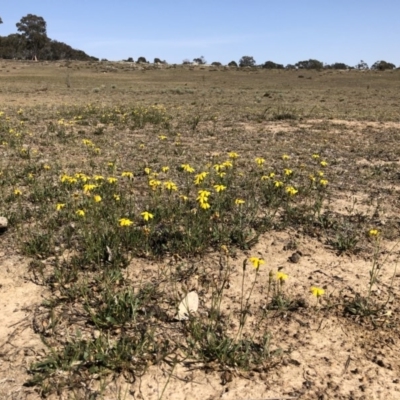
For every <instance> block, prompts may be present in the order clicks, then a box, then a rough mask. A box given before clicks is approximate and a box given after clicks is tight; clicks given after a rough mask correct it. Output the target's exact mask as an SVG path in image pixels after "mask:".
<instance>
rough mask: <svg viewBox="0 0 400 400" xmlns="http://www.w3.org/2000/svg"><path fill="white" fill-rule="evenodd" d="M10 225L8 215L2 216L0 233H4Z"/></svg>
mask: <svg viewBox="0 0 400 400" xmlns="http://www.w3.org/2000/svg"><path fill="white" fill-rule="evenodd" d="M7 227H8V219H7V218H6V217H0V233H3V232H5V231H6V230H7Z"/></svg>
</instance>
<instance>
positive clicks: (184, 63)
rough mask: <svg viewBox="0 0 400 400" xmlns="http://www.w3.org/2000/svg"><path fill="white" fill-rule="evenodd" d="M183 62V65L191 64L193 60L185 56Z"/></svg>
mask: <svg viewBox="0 0 400 400" xmlns="http://www.w3.org/2000/svg"><path fill="white" fill-rule="evenodd" d="M182 64H183V65H189V64H191V61H190V60H189V59H188V58H185V59H184V60H183V61H182Z"/></svg>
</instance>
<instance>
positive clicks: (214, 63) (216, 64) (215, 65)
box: [211, 61, 222, 67]
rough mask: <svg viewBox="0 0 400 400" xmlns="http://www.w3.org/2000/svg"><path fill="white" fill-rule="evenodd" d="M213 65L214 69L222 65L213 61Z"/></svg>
mask: <svg viewBox="0 0 400 400" xmlns="http://www.w3.org/2000/svg"><path fill="white" fill-rule="evenodd" d="M211 65H214V67H220V66H221V65H222V64H221V63H220V62H219V61H213V62H212V63H211Z"/></svg>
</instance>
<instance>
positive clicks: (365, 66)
mask: <svg viewBox="0 0 400 400" xmlns="http://www.w3.org/2000/svg"><path fill="white" fill-rule="evenodd" d="M356 68H357V69H361V70H366V69H369V67H368V64H367V63H366V62H365V61H363V60H361V61H360V62H359V63H358V64H357V65H356Z"/></svg>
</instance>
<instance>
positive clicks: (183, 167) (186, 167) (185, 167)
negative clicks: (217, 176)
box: [181, 164, 194, 174]
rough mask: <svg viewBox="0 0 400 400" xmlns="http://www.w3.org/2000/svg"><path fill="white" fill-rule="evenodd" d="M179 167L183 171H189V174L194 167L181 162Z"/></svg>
mask: <svg viewBox="0 0 400 400" xmlns="http://www.w3.org/2000/svg"><path fill="white" fill-rule="evenodd" d="M181 168H182V169H183V170H184V171H185V172H189V174H192V173H193V172H194V168H193V167H191V166H190V164H182V165H181Z"/></svg>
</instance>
